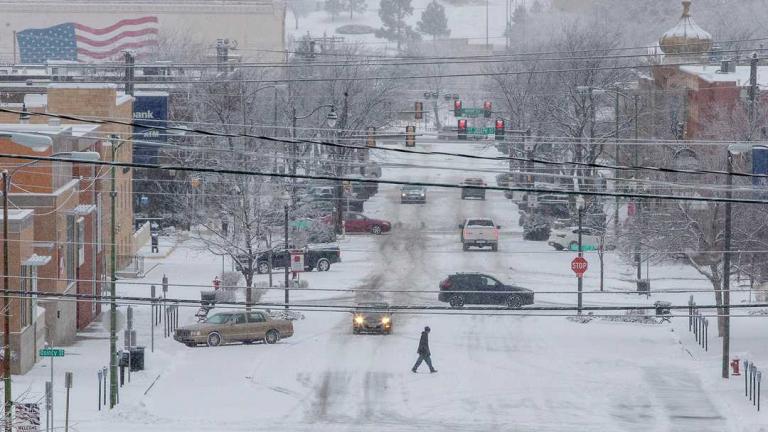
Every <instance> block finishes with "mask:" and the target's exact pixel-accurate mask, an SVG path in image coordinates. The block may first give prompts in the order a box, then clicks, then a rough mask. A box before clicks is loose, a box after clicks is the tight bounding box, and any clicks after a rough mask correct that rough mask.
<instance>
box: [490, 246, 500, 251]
mask: <svg viewBox="0 0 768 432" xmlns="http://www.w3.org/2000/svg"><path fill="white" fill-rule="evenodd" d="M491 250H492V251H494V252H498V251H499V245H492V246H491Z"/></svg>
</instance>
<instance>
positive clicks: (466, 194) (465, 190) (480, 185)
mask: <svg viewBox="0 0 768 432" xmlns="http://www.w3.org/2000/svg"><path fill="white" fill-rule="evenodd" d="M472 186H474V187H472ZM467 198H480V199H482V200H484V199H485V181H483V179H481V178H478V177H470V178H467V179H464V183H462V188H461V199H467Z"/></svg>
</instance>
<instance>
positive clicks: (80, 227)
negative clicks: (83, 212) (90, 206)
mask: <svg viewBox="0 0 768 432" xmlns="http://www.w3.org/2000/svg"><path fill="white" fill-rule="evenodd" d="M76 228H77V265H78V267H79V266H81V265H83V264H85V219H83V218H80V219H78V220H77V225H76Z"/></svg>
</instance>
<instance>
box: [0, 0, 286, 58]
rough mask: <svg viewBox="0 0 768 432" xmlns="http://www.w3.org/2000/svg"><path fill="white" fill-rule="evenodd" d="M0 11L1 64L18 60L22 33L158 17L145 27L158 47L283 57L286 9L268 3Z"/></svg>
mask: <svg viewBox="0 0 768 432" xmlns="http://www.w3.org/2000/svg"><path fill="white" fill-rule="evenodd" d="M0 11H2V12H0V62H11V61H13V62H14V63H16V62H17V61H19V60H20V58H21V57H20V53H19V46H18V45H19V43H18V39H17V38H16V33H17V32H21V31H23V30H26V29H40V28H47V27H51V26H56V25H60V24H65V23H77V24H79V25H80V26H83V27H88V28H91V29H101V30H104V31H105V32H106V33H109V31H107V30H109V28H110V26H115V25H116V24H117V23H119V22H121V21H122V20H131V19H137V18H143V17H155V18H156V19H155V20H154V21H153V24H152V25H149V26H150V27H153V28H156V29H157V33H156V37H157V39H158V40H159V42H160V43H161V44H163V43H165V42H169V43H171V44H174V43H177V44H179V45H180V46H191V45H197V46H205V47H208V48H210V51H209V54H214V52H215V50H214V49H213V47H214V46H215V44H216V41H217V39H229V40H230V41H233V42H234V43H236V46H237V50H236V51H233V52H232V54H240V55H241V56H242V58H244V59H249V58H250V59H253V58H257V57H268V58H270V59H276V58H281V54H278V53H275V52H274V51H283V50H284V48H285V45H284V41H285V5H284V3H282V2H275V1H272V0H223V1H216V2H213V1H206V0H157V1H155V0H70V1H65V0H0ZM118 31H119V30H116V31H114V32H113V33H115V34H114V36H116V35H117V32H118ZM78 32H79V30H78ZM78 36H80V34H79V33H78ZM108 36H112V33H109V35H108ZM97 38H100V39H104V38H103V37H101V36H97ZM79 43H80V42H78V49H79V48H81V47H80V45H79ZM128 49H133V47H128ZM14 59H15V60H14Z"/></svg>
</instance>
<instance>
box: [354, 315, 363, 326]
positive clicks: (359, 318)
mask: <svg viewBox="0 0 768 432" xmlns="http://www.w3.org/2000/svg"><path fill="white" fill-rule="evenodd" d="M364 322H365V318H363V316H362V315H357V316H355V324H362V323H364Z"/></svg>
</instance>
